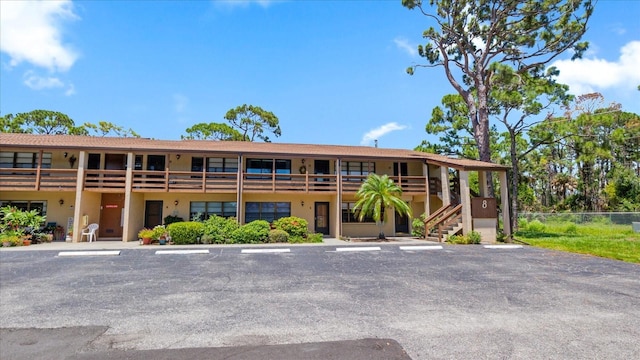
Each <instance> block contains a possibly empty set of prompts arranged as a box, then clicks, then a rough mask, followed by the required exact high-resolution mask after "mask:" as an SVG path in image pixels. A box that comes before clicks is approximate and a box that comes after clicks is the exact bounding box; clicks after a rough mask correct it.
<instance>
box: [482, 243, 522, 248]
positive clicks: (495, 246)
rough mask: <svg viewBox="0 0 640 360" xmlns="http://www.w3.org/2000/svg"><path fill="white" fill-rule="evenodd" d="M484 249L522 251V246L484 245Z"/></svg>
mask: <svg viewBox="0 0 640 360" xmlns="http://www.w3.org/2000/svg"><path fill="white" fill-rule="evenodd" d="M484 248H485V249H522V248H523V246H522V245H512V244H506V245H484Z"/></svg>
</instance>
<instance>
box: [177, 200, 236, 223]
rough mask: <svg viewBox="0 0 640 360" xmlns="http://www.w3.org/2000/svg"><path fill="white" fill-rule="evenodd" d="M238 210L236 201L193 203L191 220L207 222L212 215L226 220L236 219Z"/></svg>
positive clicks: (190, 211) (190, 212) (191, 205)
mask: <svg viewBox="0 0 640 360" xmlns="http://www.w3.org/2000/svg"><path fill="white" fill-rule="evenodd" d="M236 208H237V206H236V202H235V201H229V202H224V201H192V202H191V204H190V210H189V214H190V215H189V218H190V219H194V218H199V219H200V220H206V219H208V218H209V217H210V216H211V215H217V216H222V217H226V218H228V217H234V216H236Z"/></svg>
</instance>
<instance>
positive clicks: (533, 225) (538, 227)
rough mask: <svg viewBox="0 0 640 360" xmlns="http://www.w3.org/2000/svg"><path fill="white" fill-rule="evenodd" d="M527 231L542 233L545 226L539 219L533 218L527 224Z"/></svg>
mask: <svg viewBox="0 0 640 360" xmlns="http://www.w3.org/2000/svg"><path fill="white" fill-rule="evenodd" d="M526 229H527V231H529V232H532V233H542V232H544V231H545V230H546V229H547V226H546V225H545V224H543V223H541V222H540V220H533V221H532V222H530V223H529V225H527V228H526Z"/></svg>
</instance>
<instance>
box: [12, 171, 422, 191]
mask: <svg viewBox="0 0 640 360" xmlns="http://www.w3.org/2000/svg"><path fill="white" fill-rule="evenodd" d="M341 178H342V192H343V193H355V192H356V191H358V189H360V186H361V185H362V182H363V181H364V180H365V179H366V176H363V175H342V176H341ZM76 179H77V170H76V169H69V170H67V169H40V170H38V169H18V168H11V169H0V190H14V191H18V190H22V191H25V190H45V191H55V190H62V191H75V189H76V181H77V180H76ZM391 179H393V181H394V182H396V183H399V184H400V185H401V187H402V190H403V192H405V193H408V194H424V192H425V191H426V183H425V182H426V180H425V178H424V177H423V176H393V177H391ZM433 185H435V184H433V180H432V186H433ZM125 188H126V171H125V170H93V169H87V170H85V173H84V179H83V189H84V190H88V191H101V192H124V190H125ZM237 189H238V174H237V173H235V172H232V173H211V172H207V173H203V172H201V171H197V172H194V171H149V170H134V171H133V179H132V191H133V192H201V193H235V192H236V191H237ZM337 189H338V186H337V176H336V175H329V174H277V173H275V174H273V173H272V174H255V173H243V174H242V191H243V192H246V193H252V192H253V193H313V192H322V193H327V192H329V193H335V192H337ZM433 190H434V189H433V187H432V191H433Z"/></svg>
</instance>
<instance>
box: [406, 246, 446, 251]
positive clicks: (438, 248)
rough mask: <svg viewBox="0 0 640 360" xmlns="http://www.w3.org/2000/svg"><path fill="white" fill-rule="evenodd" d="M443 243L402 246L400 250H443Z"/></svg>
mask: <svg viewBox="0 0 640 360" xmlns="http://www.w3.org/2000/svg"><path fill="white" fill-rule="evenodd" d="M442 249H443V248H442V245H418V246H415V245H414V246H400V250H405V251H412V250H442Z"/></svg>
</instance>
